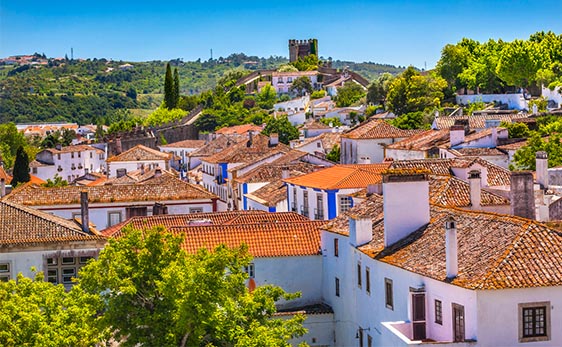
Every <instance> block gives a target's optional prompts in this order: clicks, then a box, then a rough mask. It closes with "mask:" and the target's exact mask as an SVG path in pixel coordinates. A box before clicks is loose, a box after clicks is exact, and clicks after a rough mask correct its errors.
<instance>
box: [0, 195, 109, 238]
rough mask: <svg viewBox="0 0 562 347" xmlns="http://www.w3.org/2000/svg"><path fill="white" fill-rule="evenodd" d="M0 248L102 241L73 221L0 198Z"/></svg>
mask: <svg viewBox="0 0 562 347" xmlns="http://www.w3.org/2000/svg"><path fill="white" fill-rule="evenodd" d="M0 221H2V222H1V223H0V248H4V247H11V246H14V245H25V244H35V243H60V242H64V241H88V240H105V237H102V236H99V235H92V234H87V233H84V232H83V231H82V229H81V228H80V226H79V225H78V224H76V223H75V222H74V221H70V220H66V219H63V218H60V217H57V216H54V215H51V214H48V213H44V212H41V211H36V210H34V209H31V208H29V207H25V206H21V205H18V204H14V203H12V202H9V201H0Z"/></svg>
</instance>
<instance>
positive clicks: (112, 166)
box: [106, 145, 174, 177]
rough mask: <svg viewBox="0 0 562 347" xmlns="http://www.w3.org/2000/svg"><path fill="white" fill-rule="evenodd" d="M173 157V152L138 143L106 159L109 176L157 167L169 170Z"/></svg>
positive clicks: (119, 175)
mask: <svg viewBox="0 0 562 347" xmlns="http://www.w3.org/2000/svg"><path fill="white" fill-rule="evenodd" d="M173 157H174V155H173V153H163V152H160V151H159V150H156V149H152V148H149V147H146V146H143V145H136V146H135V147H133V148H131V149H129V150H127V151H125V152H123V153H120V154H118V155H115V156H113V157H111V158H109V159H107V160H106V163H107V176H108V177H121V176H123V175H125V174H126V173H127V172H130V171H136V170H139V169H146V170H151V169H154V168H157V167H159V168H161V169H164V170H169V169H170V161H171V160H173Z"/></svg>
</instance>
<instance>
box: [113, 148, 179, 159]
mask: <svg viewBox="0 0 562 347" xmlns="http://www.w3.org/2000/svg"><path fill="white" fill-rule="evenodd" d="M171 157H172V154H170V153H162V152H160V151H158V150H156V149H152V148H148V147H146V146H143V145H136V146H135V147H133V148H131V149H129V150H128V151H125V152H123V153H121V154H118V155H116V156H113V157H111V158H109V159H107V160H106V162H108V163H111V162H119V161H144V160H170V159H171Z"/></svg>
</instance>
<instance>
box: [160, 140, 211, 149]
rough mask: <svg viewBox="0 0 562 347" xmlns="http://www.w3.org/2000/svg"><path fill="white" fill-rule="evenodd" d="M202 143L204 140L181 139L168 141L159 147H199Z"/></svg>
mask: <svg viewBox="0 0 562 347" xmlns="http://www.w3.org/2000/svg"><path fill="white" fill-rule="evenodd" d="M204 145H205V140H183V141H178V142H172V143H168V144H167V145H162V146H160V147H172V148H201V147H203V146H204Z"/></svg>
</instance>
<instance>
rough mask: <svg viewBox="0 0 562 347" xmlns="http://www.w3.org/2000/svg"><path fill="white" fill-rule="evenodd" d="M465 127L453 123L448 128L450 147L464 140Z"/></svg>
mask: <svg viewBox="0 0 562 347" xmlns="http://www.w3.org/2000/svg"><path fill="white" fill-rule="evenodd" d="M464 133H465V128H464V126H463V125H453V126H452V127H451V128H450V130H449V141H450V142H451V147H453V146H456V145H458V144H461V143H463V142H464Z"/></svg>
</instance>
